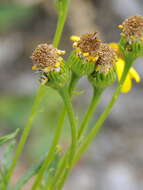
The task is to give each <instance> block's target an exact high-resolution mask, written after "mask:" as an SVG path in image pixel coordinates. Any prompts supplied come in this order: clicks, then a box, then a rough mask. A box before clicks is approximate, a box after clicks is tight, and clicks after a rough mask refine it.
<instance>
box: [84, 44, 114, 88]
mask: <svg viewBox="0 0 143 190" xmlns="http://www.w3.org/2000/svg"><path fill="white" fill-rule="evenodd" d="M98 56H99V58H98V60H97V62H96V66H95V70H94V71H93V73H92V74H91V75H90V76H89V77H88V78H89V81H90V82H91V83H92V84H93V86H95V87H101V88H102V87H104V88H105V87H107V86H109V85H111V84H113V83H114V81H115V80H116V72H115V62H116V57H117V56H116V53H115V51H114V50H113V49H112V48H111V47H109V45H108V44H104V43H102V44H101V46H100V50H99V52H98Z"/></svg>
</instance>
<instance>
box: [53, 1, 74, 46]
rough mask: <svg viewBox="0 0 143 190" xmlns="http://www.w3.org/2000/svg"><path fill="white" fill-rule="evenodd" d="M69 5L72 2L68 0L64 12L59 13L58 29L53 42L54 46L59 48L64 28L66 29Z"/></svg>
mask: <svg viewBox="0 0 143 190" xmlns="http://www.w3.org/2000/svg"><path fill="white" fill-rule="evenodd" d="M69 4H70V0H67V1H66V2H65V5H64V10H60V11H59V17H58V24H57V29H56V32H55V36H54V40H53V45H54V46H55V47H57V46H58V44H59V42H60V39H61V36H62V32H63V28H64V25H65V21H66V18H67V14H68V9H69Z"/></svg>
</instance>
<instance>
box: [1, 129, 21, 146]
mask: <svg viewBox="0 0 143 190" xmlns="http://www.w3.org/2000/svg"><path fill="white" fill-rule="evenodd" d="M18 132H19V129H16V131H15V132H13V133H11V134H10V135H6V136H3V137H0V146H2V145H3V144H4V143H6V142H8V141H10V140H12V139H14V138H15V137H16V135H17V134H18Z"/></svg>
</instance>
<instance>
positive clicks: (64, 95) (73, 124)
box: [60, 89, 77, 160]
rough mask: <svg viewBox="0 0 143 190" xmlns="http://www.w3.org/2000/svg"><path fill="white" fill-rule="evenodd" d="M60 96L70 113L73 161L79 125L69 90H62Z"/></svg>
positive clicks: (71, 156) (71, 155) (71, 154)
mask: <svg viewBox="0 0 143 190" xmlns="http://www.w3.org/2000/svg"><path fill="white" fill-rule="evenodd" d="M60 95H61V97H62V98H63V101H64V104H65V107H66V111H67V113H68V117H69V121H70V126H71V136H72V142H71V147H70V160H72V158H73V157H74V153H75V150H76V145H77V124H76V119H75V115H74V111H73V107H72V104H71V98H70V96H69V93H68V89H60Z"/></svg>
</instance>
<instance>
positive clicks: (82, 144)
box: [3, 0, 143, 190]
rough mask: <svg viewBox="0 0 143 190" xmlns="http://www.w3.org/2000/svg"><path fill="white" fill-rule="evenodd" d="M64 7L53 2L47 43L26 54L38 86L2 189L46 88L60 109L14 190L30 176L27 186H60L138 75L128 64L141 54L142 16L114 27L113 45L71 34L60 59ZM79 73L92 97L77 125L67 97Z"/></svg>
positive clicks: (55, 189) (47, 189)
mask: <svg viewBox="0 0 143 190" xmlns="http://www.w3.org/2000/svg"><path fill="white" fill-rule="evenodd" d="M68 6H69V1H68V0H58V1H57V7H58V10H59V20H58V25H57V30H56V33H55V38H54V41H53V44H47V43H44V44H39V45H38V46H37V47H36V48H35V50H34V51H33V53H32V56H31V59H32V61H33V66H32V70H35V71H38V72H39V75H40V77H39V80H40V83H41V85H40V88H39V90H38V93H37V96H36V99H35V103H34V105H33V108H32V112H31V115H30V118H29V120H28V123H27V125H26V126H25V128H24V131H23V133H22V136H21V139H20V142H19V145H18V148H17V150H16V153H15V155H14V158H13V162H12V164H11V166H10V168H9V170H8V172H7V176H6V184H5V186H4V188H3V189H4V190H5V189H6V188H7V187H10V188H11V189H12V187H11V186H9V181H10V178H11V176H12V174H13V170H14V168H15V166H16V163H17V160H18V159H19V157H20V155H21V152H22V149H23V147H24V144H25V142H26V140H27V137H28V135H29V132H30V129H31V127H32V123H33V121H34V119H35V117H36V115H37V113H38V108H39V105H40V103H41V99H42V98H43V96H44V94H45V91H46V88H47V87H48V88H49V87H51V88H53V89H55V90H56V91H57V92H58V93H59V94H60V96H61V98H62V100H63V103H64V108H63V110H62V111H61V116H60V118H59V122H58V124H57V127H56V130H55V133H54V138H53V142H52V144H51V147H50V150H49V152H48V153H47V154H46V155H45V156H44V158H43V159H42V160H40V161H39V163H38V164H36V165H35V166H34V167H32V168H31V169H30V170H29V171H28V172H27V173H26V174H25V175H24V176H23V177H22V178H21V179H20V180H19V181H18V183H17V184H16V186H15V187H14V190H20V189H21V188H22V187H23V185H24V184H25V183H27V182H28V181H29V180H30V179H31V178H32V177H33V176H36V177H35V180H34V183H33V185H32V188H31V189H32V190H38V189H41V190H61V189H62V188H63V185H64V183H65V181H66V179H67V177H68V175H69V173H70V172H71V170H72V168H73V167H74V166H75V164H76V163H77V161H78V160H79V159H80V158H81V156H82V154H83V153H84V152H85V150H86V149H87V148H88V146H89V145H90V144H91V142H92V140H93V139H94V137H95V136H96V135H97V133H98V132H99V131H100V129H101V127H102V125H103V123H104V121H105V119H106V118H107V117H108V115H109V113H110V111H111V109H112V107H113V105H114V104H115V102H116V101H117V98H118V96H119V95H120V93H121V92H123V93H127V92H129V91H130V90H131V87H132V79H135V80H136V82H139V81H140V76H139V75H138V73H137V72H136V71H135V69H134V68H133V67H132V65H133V63H134V61H135V60H136V59H137V58H138V57H141V56H143V17H142V16H132V17H129V18H128V19H126V20H125V21H123V23H122V24H121V25H119V28H120V29H121V39H120V41H119V43H110V44H107V43H103V42H102V41H101V39H100V38H99V37H98V33H97V32H94V33H87V34H83V35H82V36H80V37H79V36H71V38H70V39H71V40H72V42H73V50H72V52H71V53H70V55H69V56H68V58H67V60H65V59H64V58H63V55H64V54H65V53H66V52H65V51H63V50H59V49H58V47H57V46H58V44H59V41H60V38H61V33H62V30H63V26H64V22H65V19H66V16H67V10H68ZM83 76H86V77H87V78H88V81H89V83H90V84H91V86H92V89H93V95H92V98H91V102H90V104H89V106H88V108H87V111H86V112H85V115H84V117H83V119H82V121H81V123H78V121H77V119H76V117H75V111H74V108H73V105H72V98H73V94H74V93H73V92H74V89H75V87H76V85H77V83H78V81H79V80H80V79H81V77H83ZM115 81H116V87H115V91H114V93H113V95H112V98H111V100H110V101H109V102H108V105H107V106H106V107H105V108H104V110H103V113H102V114H101V115H100V116H99V118H98V119H97V121H96V123H95V124H94V126H93V127H92V128H90V129H89V128H88V126H89V123H90V120H91V118H92V116H93V114H94V112H95V110H96V108H97V106H98V105H99V103H100V102H101V97H102V94H103V93H104V92H105V90H106V89H107V88H108V87H109V86H111V85H113V84H114V83H115ZM66 113H67V115H68V118H69V122H70V129H71V144H70V145H69V147H68V148H67V150H66V151H65V152H64V153H61V150H62V147H61V146H60V145H59V144H58V143H59V140H60V137H61V134H62V128H63V122H64V118H65V115H66ZM53 163H54V166H53Z"/></svg>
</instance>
